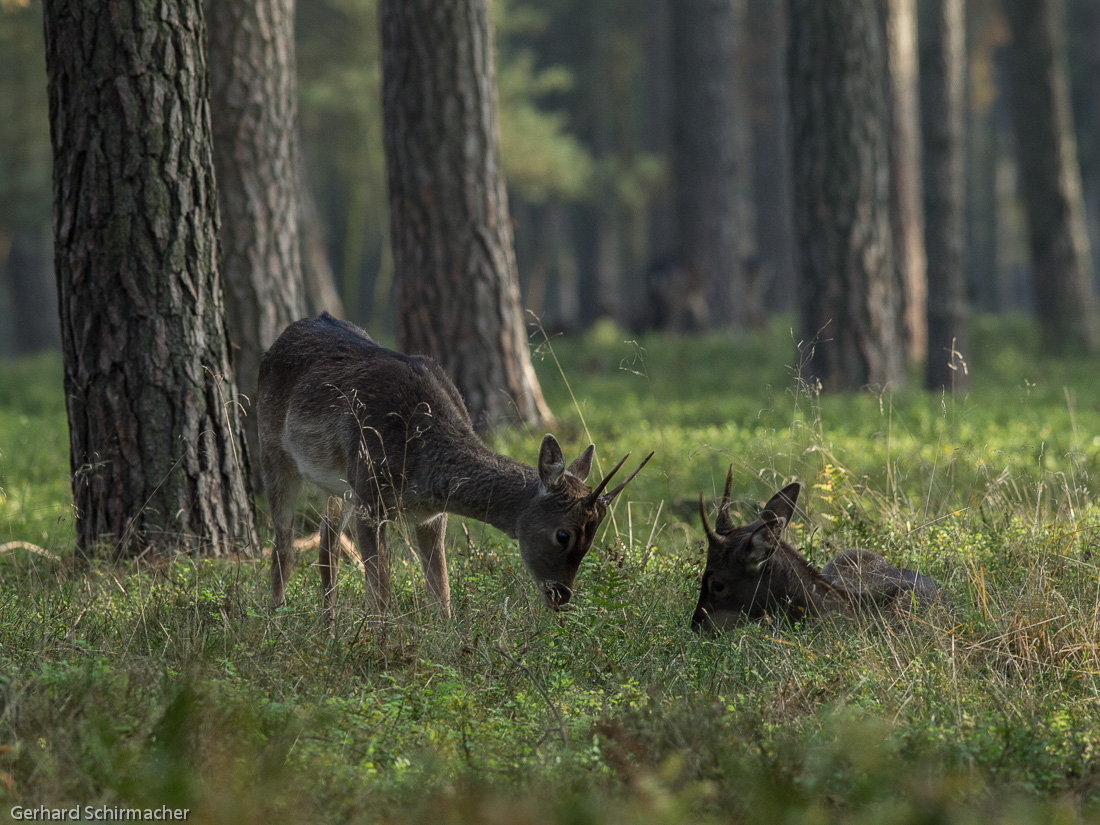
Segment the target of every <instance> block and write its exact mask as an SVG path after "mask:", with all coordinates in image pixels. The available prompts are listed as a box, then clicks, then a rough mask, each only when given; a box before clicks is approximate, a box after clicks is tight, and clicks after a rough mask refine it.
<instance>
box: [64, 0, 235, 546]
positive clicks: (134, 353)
mask: <svg viewBox="0 0 1100 825" xmlns="http://www.w3.org/2000/svg"><path fill="white" fill-rule="evenodd" d="M44 19H45V32H46V66H47V71H48V91H49V100H50V134H51V139H52V144H53V157H54V173H53V175H54V177H53V180H54V227H55V230H54V231H55V242H54V248H55V268H56V272H57V282H58V292H59V302H60V308H61V322H62V323H61V327H62V342H63V348H64V360H65V400H66V404H67V407H68V417H69V436H70V458H71V463H72V471H73V498H74V502H75V505H76V514H77V522H76V524H77V542H78V549H79V551H80V552H83V553H85V554H88V553H92V552H93V551H94V550H95V549H96V548H97V547H99V546H100V545H106V546H107V547H108V548H110V549H111V550H112V551H113V552H114V553H115V554H122V555H134V554H138V553H143V552H146V551H149V550H151V551H153V552H158V551H171V550H175V549H179V548H187V549H190V550H194V551H201V552H209V553H215V552H222V551H226V550H230V549H239V548H241V547H248V546H255V543H256V531H255V520H254V517H253V511H252V502H251V499H250V498H249V495H248V492H247V483H246V479H247V460H246V456H245V454H244V452H243V451H242V449H241V445H242V438H243V426H242V424H241V418H240V413H239V401H238V396H237V391H236V385H235V383H234V379H233V371H232V367H231V365H230V358H229V342H228V336H227V334H226V329H225V321H224V306H223V300H222V284H221V277H220V272H219V269H218V254H217V252H218V243H217V224H218V204H217V192H216V189H215V185H214V164H213V159H212V157H211V136H210V111H209V105H208V102H207V89H206V50H205V30H204V24H203V15H202V5H201V2H200V0H178V1H177V2H164V3H160V4H158V5H157V6H155V7H154V6H150V5H148V4H143V3H138V2H133V1H132V0H121V2H118V3H85V2H78V1H77V0H46V2H45V3H44Z"/></svg>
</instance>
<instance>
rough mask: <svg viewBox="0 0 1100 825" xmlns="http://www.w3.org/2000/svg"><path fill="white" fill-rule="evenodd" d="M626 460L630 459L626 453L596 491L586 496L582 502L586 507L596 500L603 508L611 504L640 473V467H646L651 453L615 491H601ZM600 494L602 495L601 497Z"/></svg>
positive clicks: (651, 456) (651, 454) (651, 455)
mask: <svg viewBox="0 0 1100 825" xmlns="http://www.w3.org/2000/svg"><path fill="white" fill-rule="evenodd" d="M628 458H630V453H627V454H626V455H624V456H623V457H622V458H621V459H619V463H618V464H616V465H615V466H614V467H613V468H612V469H611V472H610V473H608V474H607V475H605V476H604V477H603V481H601V482H600V483H599V484H598V485H597V486H596V489H595V490H593V491H592V492H591V493H589V494H588V496H587V497H586V498H585V500H584V504H585V506H586V507H591V506H592V505H593V504H595V503H596V501H597V500H599V501H602V502H603V504H604V506H607V505H609V504H611V502H612V501H613V500H614V498H615V496H617V495H618V494H619V493H621V492H622V491H623V488H624V487H626V485H627V484H629V483H630V482H631V481H633V480H634V476H636V475H638V473H640V472H641V471H642V467H644V466H645V465H646V463H647V462H648V461H649V460H650V459H651V458H653V453H652V452H651V453H650V454H649V455H647V456H646V457H645V458H644V459H642V463H641V464H639V465H638V467H637V469H635V470H634V472H632V473H631V474H630V475H629V476H627V478H626V481H623V482H622V483H621V484H619V485H618V486H617V487H615V489H613V490H612V491H611V492H610V493H604V492H603V489H604V487H606V486H607V482H609V481H611V477H612V476H613V475H615V473H617V472H618V471H619V468H620V467H622V466H623V464H624V463H625V462H626V460H627V459H628ZM601 493H602V495H601Z"/></svg>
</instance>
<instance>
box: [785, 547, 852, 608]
mask: <svg viewBox="0 0 1100 825" xmlns="http://www.w3.org/2000/svg"><path fill="white" fill-rule="evenodd" d="M779 552H782V553H783V563H782V564H781V565H780V566H779V570H778V571H777V572H779V573H780V575H781V576H782V577H783V578H784V579H786V581H785V582H784V583H783V587H782V588H781V589H782V590H783V591H785V592H786V593H787V596H788V599H789V600H790V603H791V604H792V606H795V607H799V608H802V609H803V610H804V611H805V612H806V613H807V614H809V615H811V616H824V615H828V614H830V613H842V612H844V611H846V610H848V609H849V608H850V607H851V599H850V598H849V597H848V594H847V593H846V592H845V591H844V590H842V589H840V588H838V587H837V586H836V585H835V584H833V583H832V582H831V581H829V580H828V579H827V578H825V576H824V575H822V573H821V571H820V570H818V569H817V568H816V567H814V565H812V564H810V562H808V561H807V560H806V559H804V558H803V557H802V556H801V555H800V554H799V553H798V552H797V551H796V550H794V549H793V548H791V547H789V546H786V545H783V546H782V547H781V550H780V551H779Z"/></svg>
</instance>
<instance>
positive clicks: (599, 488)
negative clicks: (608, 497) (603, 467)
mask: <svg viewBox="0 0 1100 825" xmlns="http://www.w3.org/2000/svg"><path fill="white" fill-rule="evenodd" d="M628 458H630V453H627V454H626V455H624V456H623V457H622V458H620V459H619V463H618V464H616V465H615V466H614V467H612V468H611V472H610V473H608V474H607V475H605V476H604V477H603V479H602V480H601V481H600V483H599V484H597V485H596V489H595V490H593V491H592V492H591V493H589V494H588V495H587V496H586V497H585V499H584V503H585V504H586V505H591V504H594V503H595V502H596V499H598V498H599V497H600V493H602V492H603V488H604V487H606V486H607V482H609V481H611V476H613V475H615V473H617V472H618V471H619V468H620V467H622V466H623V463H624V462H625V461H626V460H627V459H628Z"/></svg>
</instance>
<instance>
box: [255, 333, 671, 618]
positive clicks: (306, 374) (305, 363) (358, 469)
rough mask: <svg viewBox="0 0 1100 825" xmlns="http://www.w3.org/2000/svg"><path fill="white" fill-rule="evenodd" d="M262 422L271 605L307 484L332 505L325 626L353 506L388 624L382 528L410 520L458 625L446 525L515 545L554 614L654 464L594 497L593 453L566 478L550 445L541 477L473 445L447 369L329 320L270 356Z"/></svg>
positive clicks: (324, 565) (288, 339) (281, 343)
mask: <svg viewBox="0 0 1100 825" xmlns="http://www.w3.org/2000/svg"><path fill="white" fill-rule="evenodd" d="M257 415H258V418H259V436H260V469H261V473H262V476H263V483H264V488H265V489H266V491H267V496H268V502H269V504H270V507H271V518H272V521H273V522H274V526H275V548H274V551H273V553H272V557H271V600H272V603H273V604H274V606H275V607H279V606H281V605H282V604H283V601H284V598H285V592H286V583H287V577H288V576H289V575H290V570H291V567H292V565H293V561H294V554H293V552H292V551H293V543H292V538H293V524H294V515H295V505H296V502H297V499H298V491H299V489H300V487H301V484H302V479H303V478H304V479H307V480H309V481H311V482H313V483H314V484H316V485H317V486H318V487H320V488H321V490H322V491H324V492H325V493H326V494H327V495H328V502H327V506H326V512H325V515H324V517H323V518H322V522H321V539H320V549H319V551H318V555H319V562H320V568H321V589H322V593H323V604H324V611H325V617H326V620H327V621H329V622H331V620H332V615H333V610H334V607H335V601H336V577H337V562H338V556H337V553H336V546H337V544H338V539H339V536H340V533H341V531H342V529H343V525H344V522H345V520H346V518H347V513H345V512H343V509H344V508H343V506H342V505H343V504H344V503H345V502H350V503H351V504H352V508H351V509H353V510H354V514H355V517H356V518H355V520H356V532H357V538H358V542H359V552H360V555H361V556H362V559H363V566H364V568H365V570H366V579H367V590H368V592H369V594H370V596H371V598H372V600H373V602H374V607H375V609H376V610H377V612H378V613H379V614H384V613H385V612H386V609H387V606H388V603H389V597H390V579H389V566H388V563H387V558H386V545H385V525H386V523H387V522H388V521H391V520H393V519H394V517H395V516H398V515H401V516H403V517H404V519H405V521H406V523H408V524H411V525H413V526H414V528H415V533H416V547H417V553H418V555H419V556H420V562H421V565H422V566H423V568H424V575H425V578H426V579H427V583H428V590H429V591H430V593H431V595H432V597H433V599H434V600H435V601H436V602H437V603H438V604H439V606H440V608H441V611H442V613H443V614H444V615H446V616H449V615H450V585H449V583H448V579H447V557H446V555H445V553H444V547H443V540H444V531H445V528H446V526H447V514H448V513H456V514H458V515H462V516H468V517H470V518H475V519H478V520H480V521H484V522H487V523H489V524H491V525H493V526H494V527H497V528H498V529H500V530H502V531H503V532H505V533H506V534H508V535H509V536H510V537H512V538H518V539H519V550H520V555H521V557H522V558H523V563H524V566H525V567H526V568H527V570H528V572H529V573H530V574H531V576H532V578H533V579H534V580H535V582H536V584H537V585H538V588H539V592H540V594H541V595H542V598H543V600H544V601H545V602H546V604H547V605H549V606H550V607H552V608H557V607H558V606H559V605H563V604H565V603H566V602H568V601H569V599H570V598H571V596H572V592H573V591H572V587H573V579H574V577H575V576H576V574H577V568H578V567H579V566H580V563H581V560H582V559H583V558H584V556H585V554H586V553H587V552H588V549H589V547H591V545H592V540H593V538H594V537H595V535H596V529H597V528H598V527H599V526H600V523H601V522H602V521H603V519H604V516H605V515H606V514H607V509H608V506H609V505H610V504H611V502H612V500H613V499H614V498H615V496H617V495H618V494H619V493H620V492H621V491H622V489H623V488H624V487H625V486H626V485H627V484H628V483H630V481H631V480H632V479H633V478H634V476H636V475H637V474H638V472H639V471H640V470H641V469H642V467H644V466H645V464H646V462H647V461H649V459H650V457H652V455H653V453H650V454H649V456H647V457H646V459H645V460H644V461H642V463H641V464H640V465H639V466H638V468H637V469H636V470H634V472H633V473H631V474H630V476H629V477H628V478H627V479H626V480H625V481H623V482H622V483H621V484H619V485H618V486H617V487H615V488H614V489H613V490H611V491H610V492H606V493H605V492H604V488H605V487H606V486H607V483H608V481H610V479H611V477H612V476H613V475H614V474H615V472H616V471H617V470H618V469H619V468H620V467H621V466H622V465H623V462H624V461H626V456H624V457H623V460H622V461H620V462H619V463H618V464H617V465H616V466H615V468H614V469H613V470H612V471H611V472H610V473H608V474H607V476H605V477H604V479H603V481H601V482H600V484H599V485H598V486H597V487H596V489H594V490H593V489H591V488H589V487H588V485H586V484H585V483H584V482H585V480H586V479H587V477H588V472H589V469H590V468H591V466H592V457H593V455H594V453H595V447H594V446H593V445H589V446H588V449H586V450H585V451H584V452H583V453H582V454H581V455H580V457H579V458H577V459H576V460H575V461H573V462H572V463H571V464H570V465H569V466H568V467H566V465H565V458H564V456H563V455H562V450H561V447H560V446H559V445H558V442H557V441H556V440H555V438H554V437H553V436H552V435H549V434H548V435H547V436H546V437H545V438H544V439H543V440H542V448H541V449H540V450H539V457H538V466H537V468H532V467H528V466H526V465H524V464H520V463H519V462H516V461H513V460H511V459H509V458H505V457H504V456H502V455H498V454H497V453H495V452H493V451H492V450H490V449H489V448H488V447H487V446H485V444H484V443H483V442H482V441H481V439H479V438H478V437H477V435H476V434H475V433H474V429H473V426H472V425H471V422H470V416H469V413H467V411H466V406H465V405H464V404H463V402H462V398H461V396H460V395H459V392H458V389H457V388H456V387H455V385H454V384H453V383H452V382H451V380H450V379H449V378H448V377H447V376H446V374H445V373H444V372H443V369H442V368H441V367H440V366H439V364H438V363H436V362H435V361H434V360H432V359H431V358H428V357H426V356H422V355H403V354H402V353H399V352H394V351H392V350H388V349H386V348H384V347H382V346H380V345H378V344H377V343H375V342H374V341H373V340H371V338H370V337H369V336H368V335H367V334H366V333H365V332H364V331H363V330H361V329H359V327H357V326H355V325H354V324H350V323H348V322H346V321H340V320H337V319H336V318H333V317H332V316H331V315H329V314H328V313H322V314H321V316H320V317H319V318H315V319H314V318H306V319H303V320H301V321H296V322H294V323H293V324H291V325H290V326H288V327H287V328H286V329H285V330H284V331H283V333H282V334H281V335H280V336H279V338H278V340H277V341H275V343H274V344H273V345H272V346H271V348H270V349H269V350H268V351H267V352H266V353H264V356H263V358H262V360H261V361H260V375H259V390H258V399H257ZM627 455H629V453H628V454H627Z"/></svg>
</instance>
